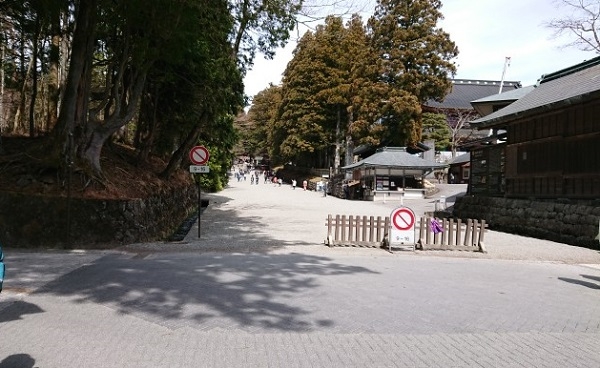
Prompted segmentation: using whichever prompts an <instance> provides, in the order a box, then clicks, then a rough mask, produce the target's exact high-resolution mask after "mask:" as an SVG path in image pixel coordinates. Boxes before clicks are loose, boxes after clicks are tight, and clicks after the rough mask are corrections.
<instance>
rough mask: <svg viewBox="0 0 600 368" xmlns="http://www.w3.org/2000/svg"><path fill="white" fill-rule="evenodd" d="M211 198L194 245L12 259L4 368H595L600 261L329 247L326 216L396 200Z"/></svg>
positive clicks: (249, 190) (497, 249) (270, 193)
mask: <svg viewBox="0 0 600 368" xmlns="http://www.w3.org/2000/svg"><path fill="white" fill-rule="evenodd" d="M460 190H461V188H460V187H459V186H448V187H444V188H443V191H442V192H440V194H439V195H446V196H448V197H452V193H454V192H456V191H459V192H460ZM208 197H209V198H210V202H211V204H210V206H209V209H207V210H206V212H205V213H204V214H203V216H202V221H201V237H200V239H198V237H197V233H198V228H197V227H194V228H193V229H192V230H191V231H190V233H189V234H188V236H187V237H186V239H185V240H183V241H182V242H178V243H152V244H131V245H128V246H125V247H123V248H121V249H117V250H111V251H77V252H66V251H46V252H23V251H17V250H13V249H7V250H6V261H7V264H8V267H9V268H8V274H7V280H6V282H5V287H6V290H5V292H3V293H2V294H1V295H0V336H1V340H2V341H1V343H0V368H4V367H40V368H41V367H44V368H52V367H57V368H58V367H139V366H151V367H561V368H562V367H598V366H600V303H599V302H600V267H599V266H598V265H600V254H599V252H597V251H593V250H589V249H583V248H574V247H571V246H567V245H563V244H558V243H553V242H547V241H540V240H536V239H530V238H524V237H518V236H514V235H510V234H503V233H497V232H493V231H490V232H488V234H486V236H487V248H488V250H489V253H488V254H474V253H464V252H456V253H455V252H437V253H436V252H417V253H412V252H395V253H393V254H390V253H388V252H386V251H383V250H379V249H366V248H358V249H357V248H328V247H325V246H323V245H322V241H323V238H324V235H325V232H324V230H325V226H324V218H325V216H326V214H327V213H340V214H344V213H346V214H352V213H354V214H361V215H363V214H364V215H375V216H377V215H383V216H385V215H389V213H390V211H391V209H393V208H394V207H396V206H397V205H398V203H385V204H384V203H365V202H349V201H343V200H340V199H337V198H334V197H326V198H324V197H322V196H321V195H319V194H318V193H315V192H304V191H302V190H301V189H298V188H297V189H295V190H292V189H291V188H289V187H272V186H270V185H264V184H259V185H254V186H251V185H250V184H249V182H247V183H237V182H236V183H233V184H232V187H231V188H228V189H227V190H225V191H223V192H222V193H219V194H217V195H210V196H208ZM405 205H408V206H410V207H411V208H413V210H415V212H417V214H419V213H421V212H425V211H428V210H430V209H428V208H429V207H430V206H433V200H414V201H413V202H408V201H407V203H405Z"/></svg>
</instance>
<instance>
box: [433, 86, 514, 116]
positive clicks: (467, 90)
mask: <svg viewBox="0 0 600 368" xmlns="http://www.w3.org/2000/svg"><path fill="white" fill-rule="evenodd" d="M501 83H502V91H503V92H505V91H512V90H514V89H519V88H520V87H521V83H520V82H516V81H506V82H501V81H492V80H477V79H453V80H452V89H451V90H450V92H449V93H448V94H447V95H446V97H445V98H444V100H443V101H442V102H437V101H434V100H430V101H427V103H426V104H425V105H426V106H428V107H432V108H437V109H466V110H472V109H473V107H472V106H471V101H473V100H477V99H480V98H484V97H487V96H491V95H495V94H498V91H499V90H500V84H501Z"/></svg>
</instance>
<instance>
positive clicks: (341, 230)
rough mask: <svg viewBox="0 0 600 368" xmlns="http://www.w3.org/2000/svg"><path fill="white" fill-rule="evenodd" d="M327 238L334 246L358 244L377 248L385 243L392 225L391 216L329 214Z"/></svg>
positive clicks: (327, 241)
mask: <svg viewBox="0 0 600 368" xmlns="http://www.w3.org/2000/svg"><path fill="white" fill-rule="evenodd" d="M325 226H327V240H326V241H325V243H326V244H327V245H329V246H330V247H332V246H338V245H342V246H358V247H370V248H377V247H380V246H381V245H382V244H383V241H384V238H385V237H386V236H387V231H388V229H389V227H390V218H389V217H387V216H386V217H384V218H381V216H377V217H376V218H375V217H374V216H369V217H367V216H352V215H350V216H348V217H346V215H342V216H340V215H335V217H333V216H332V215H328V216H327V222H326V223H325Z"/></svg>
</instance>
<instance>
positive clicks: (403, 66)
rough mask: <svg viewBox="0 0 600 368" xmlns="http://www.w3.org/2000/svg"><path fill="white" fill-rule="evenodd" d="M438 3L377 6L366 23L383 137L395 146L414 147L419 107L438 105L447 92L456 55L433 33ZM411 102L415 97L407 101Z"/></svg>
mask: <svg viewBox="0 0 600 368" xmlns="http://www.w3.org/2000/svg"><path fill="white" fill-rule="evenodd" d="M441 6H442V3H441V1H439V0H378V5H377V7H376V9H375V13H374V15H373V16H372V17H371V18H370V19H369V21H368V29H369V36H370V41H371V47H372V49H373V53H374V54H375V55H376V60H375V64H376V69H375V70H374V71H373V72H374V73H373V74H372V75H371V76H372V77H373V81H374V83H376V84H378V88H377V89H378V90H379V91H378V92H379V93H377V94H376V96H378V97H384V96H387V98H385V99H384V102H383V113H384V116H387V117H389V118H386V119H384V120H383V124H384V125H385V127H386V129H383V130H384V135H383V136H382V137H381V139H382V140H384V141H389V142H391V143H393V144H398V143H400V144H402V143H405V144H406V145H408V146H411V145H415V144H416V143H417V142H418V141H419V139H420V136H421V122H420V114H421V111H420V104H422V103H424V102H426V101H428V100H430V99H433V100H438V101H439V100H442V99H443V97H444V96H445V95H446V94H447V92H448V91H449V89H450V87H451V83H450V78H449V77H450V75H452V74H454V72H455V71H456V67H455V65H454V63H452V62H451V60H452V59H453V58H455V57H456V56H457V54H458V49H457V48H456V45H455V44H454V42H452V41H451V40H450V37H449V35H448V34H447V33H445V32H444V31H443V30H442V29H441V28H436V27H437V22H438V20H440V19H442V13H441V12H440V8H441ZM407 94H408V95H410V96H413V97H410V96H408V95H407Z"/></svg>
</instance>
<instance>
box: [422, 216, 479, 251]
mask: <svg viewBox="0 0 600 368" xmlns="http://www.w3.org/2000/svg"><path fill="white" fill-rule="evenodd" d="M419 222H420V223H419V237H418V240H417V248H418V249H421V250H466V251H478V252H483V253H486V249H485V246H484V243H483V237H484V234H485V229H486V228H487V224H486V223H485V220H472V219H468V220H467V221H466V222H463V221H462V220H460V219H458V220H456V221H455V220H454V219H449V220H448V219H442V220H439V219H435V218H432V217H421V220H420V221H419Z"/></svg>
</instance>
